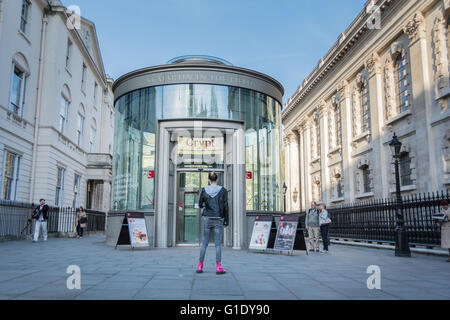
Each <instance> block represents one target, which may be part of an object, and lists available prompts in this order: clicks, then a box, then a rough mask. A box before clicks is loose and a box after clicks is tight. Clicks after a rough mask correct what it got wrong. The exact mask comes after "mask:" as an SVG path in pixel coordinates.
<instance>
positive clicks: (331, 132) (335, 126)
mask: <svg viewBox="0 0 450 320" xmlns="http://www.w3.org/2000/svg"><path fill="white" fill-rule="evenodd" d="M340 109H341V107H340V103H339V102H337V103H336V104H333V106H332V107H331V109H330V111H329V120H328V143H329V147H330V149H333V148H336V147H338V146H340V145H341V110H340Z"/></svg>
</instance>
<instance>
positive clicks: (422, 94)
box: [403, 12, 438, 191]
mask: <svg viewBox="0 0 450 320" xmlns="http://www.w3.org/2000/svg"><path fill="white" fill-rule="evenodd" d="M403 31H404V32H405V34H407V35H408V37H409V52H410V66H411V80H412V99H413V103H412V109H413V110H412V111H413V113H414V115H415V121H416V123H415V124H416V138H417V140H416V141H417V142H418V147H417V149H416V155H417V158H416V161H417V162H418V163H420V164H421V165H420V166H417V171H418V172H417V176H418V177H429V179H430V182H431V185H430V183H429V181H428V179H417V182H416V184H418V185H417V187H418V190H422V191H432V190H438V182H437V180H438V179H437V171H436V161H435V159H436V145H437V144H436V140H435V139H434V135H433V131H432V128H431V116H432V108H433V103H432V98H431V90H432V86H431V81H430V70H429V61H428V52H427V41H426V29H425V19H424V17H423V15H422V13H420V12H417V13H415V14H414V16H413V17H412V19H411V20H410V21H409V22H408V23H407V25H406V26H405V27H404V29H403ZM419 145H420V147H419ZM419 184H420V185H419ZM430 189H431V190H430Z"/></svg>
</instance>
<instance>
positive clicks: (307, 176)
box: [304, 122, 312, 209]
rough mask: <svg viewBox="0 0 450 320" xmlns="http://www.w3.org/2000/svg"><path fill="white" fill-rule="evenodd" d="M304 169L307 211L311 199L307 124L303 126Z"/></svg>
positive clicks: (309, 134)
mask: <svg viewBox="0 0 450 320" xmlns="http://www.w3.org/2000/svg"><path fill="white" fill-rule="evenodd" d="M304 137H305V148H304V149H305V158H304V160H305V163H304V165H305V168H304V175H305V203H306V209H308V207H309V204H310V202H311V199H312V189H311V166H310V164H309V163H310V162H311V123H310V122H307V123H306V126H305V134H304Z"/></svg>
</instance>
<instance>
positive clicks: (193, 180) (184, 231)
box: [176, 172, 201, 244]
mask: <svg viewBox="0 0 450 320" xmlns="http://www.w3.org/2000/svg"><path fill="white" fill-rule="evenodd" d="M177 181H178V183H177V185H178V188H177V189H178V190H177V203H176V206H177V214H176V217H177V218H176V224H177V225H176V233H177V244H198V242H199V212H198V211H199V210H198V197H199V193H200V190H201V188H200V173H199V172H178V174H177Z"/></svg>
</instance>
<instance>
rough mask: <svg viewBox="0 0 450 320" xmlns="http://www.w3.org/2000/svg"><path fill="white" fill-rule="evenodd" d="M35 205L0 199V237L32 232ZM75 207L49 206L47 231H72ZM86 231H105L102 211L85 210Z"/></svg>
mask: <svg viewBox="0 0 450 320" xmlns="http://www.w3.org/2000/svg"><path fill="white" fill-rule="evenodd" d="M36 207H37V205H34V204H29V203H23V202H15V201H5V200H0V239H11V238H25V237H26V236H27V235H30V234H31V233H32V232H33V222H34V221H33V219H32V214H33V210H34V209H35V208H36ZM76 214H77V212H76V209H74V208H70V207H66V208H58V207H50V209H49V217H48V223H47V230H48V232H49V233H71V232H74V228H75V222H76ZM86 214H87V218H88V222H87V228H86V231H105V222H106V215H105V213H104V212H100V211H94V210H86Z"/></svg>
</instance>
